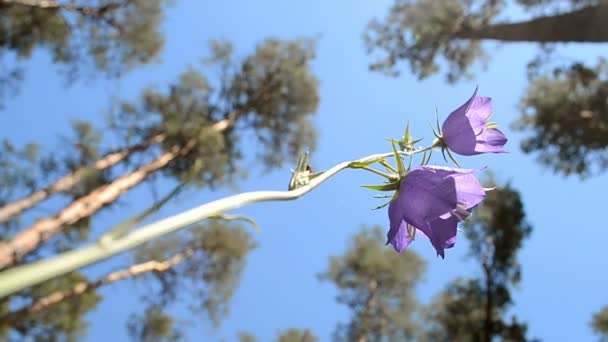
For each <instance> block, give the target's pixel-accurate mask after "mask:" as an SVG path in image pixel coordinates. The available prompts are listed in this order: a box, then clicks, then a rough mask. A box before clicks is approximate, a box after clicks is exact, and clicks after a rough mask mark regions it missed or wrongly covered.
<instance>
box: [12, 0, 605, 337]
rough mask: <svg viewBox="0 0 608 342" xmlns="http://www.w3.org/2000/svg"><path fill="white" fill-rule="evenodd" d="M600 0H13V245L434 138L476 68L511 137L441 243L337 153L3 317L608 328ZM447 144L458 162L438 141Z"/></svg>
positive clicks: (311, 331)
mask: <svg viewBox="0 0 608 342" xmlns="http://www.w3.org/2000/svg"><path fill="white" fill-rule="evenodd" d="M607 21H608V2H606V1H603V0H595V1H593V0H512V1H507V0H446V1H435V0H376V1H362V0H350V1H346V0H335V1H320V0H309V1H279V0H249V1H243V0H241V1H237V0H225V1H215V2H213V1H195V0H173V1H165V0H74V1H53V0H0V63H1V64H0V105H1V109H0V138H1V140H2V146H1V149H0V224H1V225H2V228H1V230H0V238H1V239H2V241H1V242H0V269H9V268H11V267H15V266H17V265H20V264H24V263H30V262H33V261H36V260H40V259H44V258H48V257H50V256H53V255H56V254H57V253H61V252H63V251H67V250H71V249H74V248H78V247H81V246H85V245H87V244H90V243H94V242H95V241H97V240H98V239H99V237H100V236H101V235H103V234H104V233H105V232H107V231H108V229H110V228H111V227H113V226H115V225H116V224H118V223H120V222H122V221H124V220H125V219H127V218H130V217H134V216H135V215H138V214H145V215H146V220H145V222H152V221H154V220H157V219H160V218H163V217H167V216H169V215H173V214H176V213H179V212H181V211H184V210H187V209H190V208H192V207H194V206H197V205H200V204H202V203H204V202H206V201H210V200H214V199H217V198H221V197H222V196H226V195H230V194H234V193H238V192H242V191H251V190H283V189H286V187H287V184H288V181H289V179H290V177H291V172H290V169H291V168H292V167H294V165H295V161H296V158H297V157H298V153H299V152H301V151H304V150H310V151H311V156H312V162H311V165H312V167H313V169H314V170H315V171H317V170H324V169H327V168H329V167H331V166H333V165H334V164H336V163H338V162H341V161H344V160H350V159H355V158H360V157H363V156H366V155H369V154H373V153H380V152H388V151H390V144H389V143H388V142H387V141H386V139H388V138H401V137H402V135H403V133H404V130H405V126H406V124H407V123H408V122H409V124H410V129H411V132H412V134H413V136H414V137H415V138H423V140H422V141H421V142H420V143H419V144H421V145H422V146H428V145H430V144H431V143H432V140H433V138H434V137H433V135H432V132H431V129H430V127H429V124H434V122H435V120H436V117H435V113H436V111H437V112H438V113H439V117H440V119H441V120H443V119H445V117H446V116H447V115H448V114H449V113H450V112H451V111H452V110H454V109H456V108H457V107H458V106H460V105H461V104H462V103H464V102H465V101H466V100H467V99H468V98H469V97H470V96H471V94H472V93H473V91H474V89H475V87H476V86H479V94H480V95H482V96H490V97H492V99H493V103H494V114H493V121H495V122H497V123H498V124H499V126H500V128H501V129H502V130H503V132H505V133H506V134H507V136H508V137H509V142H508V144H507V145H506V148H507V149H508V150H509V152H510V153H509V154H501V155H483V156H477V157H468V158H467V157H460V158H458V161H459V162H460V164H461V165H462V166H463V167H467V168H483V167H487V168H486V169H485V171H483V172H480V173H479V176H480V177H481V179H483V182H484V184H487V186H492V185H494V186H496V187H497V190H496V191H493V192H491V193H489V195H488V198H487V199H486V200H485V201H484V202H483V204H482V205H481V206H480V207H479V208H478V209H477V210H476V212H475V213H474V215H473V216H472V218H471V219H470V220H469V221H468V222H466V223H464V224H462V225H461V227H460V228H461V230H462V231H460V232H459V236H458V243H457V245H456V246H455V247H454V248H452V249H449V250H447V251H446V258H445V259H441V258H439V257H437V255H436V252H435V250H434V249H433V248H432V246H431V244H430V243H427V242H426V241H424V239H423V238H419V239H417V240H416V242H415V243H413V244H412V245H411V248H409V249H408V250H407V251H405V252H404V253H402V254H398V253H396V252H395V251H394V250H393V249H392V248H391V247H390V246H385V234H386V230H387V229H388V216H387V213H386V209H380V210H372V209H373V208H375V207H377V206H378V205H380V204H382V203H383V202H382V200H379V199H377V198H374V197H373V196H374V195H376V194H375V193H374V192H372V191H369V190H366V189H363V188H361V187H360V185H363V184H373V183H378V177H377V176H374V175H371V174H369V173H364V172H360V171H354V170H350V171H345V172H344V173H341V174H340V175H338V176H337V177H335V178H333V179H332V180H330V181H328V182H327V183H325V184H323V185H322V186H321V187H319V188H318V189H316V190H314V191H313V192H312V193H310V194H308V195H306V196H305V197H303V198H301V199H299V200H296V201H293V202H283V203H264V204H256V205H252V206H248V207H245V208H242V209H240V210H237V211H235V212H234V213H238V214H244V215H248V216H250V217H252V218H254V219H255V220H256V221H257V223H258V224H259V225H260V227H261V231H260V232H256V230H255V229H254V228H253V227H251V226H250V225H247V224H246V223H241V222H236V221H227V220H220V219H217V220H207V221H204V222H201V223H200V224H196V225H194V226H193V227H190V228H189V229H187V230H184V231H182V232H180V233H177V234H173V235H170V236H167V237H165V238H162V239H158V240H155V241H153V242H151V243H148V244H146V245H144V246H143V247H141V248H138V249H137V250H134V251H131V252H128V253H123V254H121V255H119V256H117V257H114V258H112V259H110V260H107V261H105V262H102V263H99V264H97V265H94V266H91V267H87V268H84V269H82V270H79V271H78V272H73V273H71V274H68V275H65V276H62V277H59V278H56V279H53V280H50V281H48V282H45V283H43V284H40V285H37V286H35V287H32V288H30V289H27V290H24V291H22V292H20V293H18V294H16V295H13V296H11V297H9V298H4V299H1V302H0V340H1V341H109V340H112V341H183V340H187V341H240V342H252V341H281V342H296V341H306V342H312V341H358V342H369V341H528V340H530V341H533V340H534V341H536V340H545V341H595V340H601V339H602V338H603V339H604V340H606V339H608V291H606V283H607V281H608V273H607V272H606V270H607V269H608V268H607V263H606V261H605V260H606V257H605V251H604V250H603V248H605V245H606V241H608V229H606V228H608V227H606V225H605V223H604V222H605V221H604V220H603V217H604V216H605V213H606V196H605V193H606V191H607V190H608V62H607V61H606V60H605V59H604V58H603V56H604V53H603V52H602V51H605V42H608V25H606V24H605V23H606V22H607ZM432 164H439V165H446V162H444V161H443V159H442V158H441V156H440V154H439V153H435V155H434V156H433V159H432Z"/></svg>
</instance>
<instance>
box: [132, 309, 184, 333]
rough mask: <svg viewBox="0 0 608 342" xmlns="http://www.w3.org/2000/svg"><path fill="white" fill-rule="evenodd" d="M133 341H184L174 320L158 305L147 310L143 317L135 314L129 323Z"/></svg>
mask: <svg viewBox="0 0 608 342" xmlns="http://www.w3.org/2000/svg"><path fill="white" fill-rule="evenodd" d="M127 329H128V331H129V336H130V337H131V341H137V342H160V341H166V342H173V341H180V340H182V336H181V334H180V332H179V330H178V329H176V327H175V322H174V321H173V318H172V317H171V316H170V315H168V314H167V313H165V312H164V311H163V309H162V308H161V307H159V306H156V305H151V306H148V307H147V308H146V310H145V311H144V313H143V315H138V314H133V315H131V317H130V318H129V321H128V322H127Z"/></svg>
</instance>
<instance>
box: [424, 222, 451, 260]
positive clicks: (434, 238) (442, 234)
mask: <svg viewBox="0 0 608 342" xmlns="http://www.w3.org/2000/svg"><path fill="white" fill-rule="evenodd" d="M457 226H458V219H457V218H455V217H453V216H451V217H449V218H448V219H441V218H438V219H436V220H434V221H432V222H431V225H430V229H431V234H427V235H428V236H429V238H430V239H431V244H432V245H433V247H435V250H436V251H437V255H439V256H441V258H444V257H445V253H444V249H446V248H451V247H453V246H454V244H455V243H456V232H457Z"/></svg>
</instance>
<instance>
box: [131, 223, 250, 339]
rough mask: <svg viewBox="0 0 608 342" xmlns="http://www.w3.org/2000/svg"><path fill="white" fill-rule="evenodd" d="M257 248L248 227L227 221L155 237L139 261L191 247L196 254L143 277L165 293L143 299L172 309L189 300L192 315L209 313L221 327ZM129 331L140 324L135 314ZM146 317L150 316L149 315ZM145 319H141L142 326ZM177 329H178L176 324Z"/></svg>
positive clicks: (142, 250)
mask: <svg viewBox="0 0 608 342" xmlns="http://www.w3.org/2000/svg"><path fill="white" fill-rule="evenodd" d="M253 248H255V243H254V242H253V240H252V238H251V235H250V234H249V232H248V230H245V229H243V228H241V227H240V226H239V225H235V224H226V223H225V222H224V221H215V220H212V221H209V222H208V223H205V224H204V225H200V226H197V227H193V228H191V229H190V230H188V232H186V233H184V234H181V235H180V234H178V235H175V236H173V237H172V238H171V237H168V238H164V239H160V240H158V241H154V242H152V243H150V244H148V245H146V246H144V247H142V248H140V249H138V250H137V251H136V254H135V262H144V261H148V260H166V259H168V258H170V257H171V256H172V255H174V254H176V253H179V252H183V251H185V250H188V249H192V250H193V251H194V254H193V256H191V257H189V258H188V259H186V260H184V261H183V262H182V263H180V264H179V265H177V266H175V267H173V268H171V269H170V270H169V271H166V272H162V273H156V274H153V275H149V276H146V277H143V278H140V279H142V281H145V282H146V283H148V284H150V283H156V285H157V287H158V288H159V289H160V291H156V290H154V291H152V292H151V293H154V294H151V295H149V296H144V297H143V300H144V301H145V302H148V303H149V304H150V305H153V306H154V307H156V308H163V307H167V306H169V305H171V304H175V303H177V302H179V301H180V300H182V299H185V298H187V299H188V302H189V303H190V309H191V310H193V313H199V314H200V313H204V314H205V316H206V317H208V318H210V319H211V321H212V322H213V323H214V324H215V325H218V324H219V323H220V321H221V319H222V318H223V317H224V316H225V315H226V314H228V312H229V306H228V304H229V301H230V299H231V298H232V295H233V294H234V291H235V290H236V287H237V286H238V283H239V280H240V275H241V273H242V270H243V267H244V266H245V262H246V257H247V255H248V253H249V252H250V251H251V250H252V249H253ZM134 317H136V318H133V320H132V321H131V322H130V324H129V329H130V330H131V331H133V330H134V329H135V330H136V331H140V330H141V329H143V328H136V326H137V324H138V323H137V320H136V319H137V317H140V318H141V316H134ZM144 317H145V316H144ZM145 324H146V321H145V320H143V321H142V320H141V319H140V324H139V325H141V326H145ZM172 329H178V326H174V327H173V328H172Z"/></svg>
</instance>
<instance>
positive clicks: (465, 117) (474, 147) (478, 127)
mask: <svg viewBox="0 0 608 342" xmlns="http://www.w3.org/2000/svg"><path fill="white" fill-rule="evenodd" d="M491 115H492V99H491V98H489V97H482V96H477V88H475V92H474V93H473V96H472V97H471V98H470V99H469V100H468V101H467V102H465V103H464V104H463V105H462V106H460V107H459V108H458V109H456V110H455V111H453V112H452V113H451V114H450V115H448V117H447V119H446V120H445V121H444V122H443V126H442V128H441V135H442V137H441V140H442V142H443V145H444V146H445V147H447V148H449V149H450V150H452V151H454V152H456V153H458V154H460V155H464V156H470V155H475V154H480V153H506V151H505V150H504V149H503V146H504V145H505V144H506V143H507V137H506V136H505V135H504V134H503V133H502V132H501V131H500V130H499V129H498V128H496V124H493V123H491V122H489V119H490V116H491Z"/></svg>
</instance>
